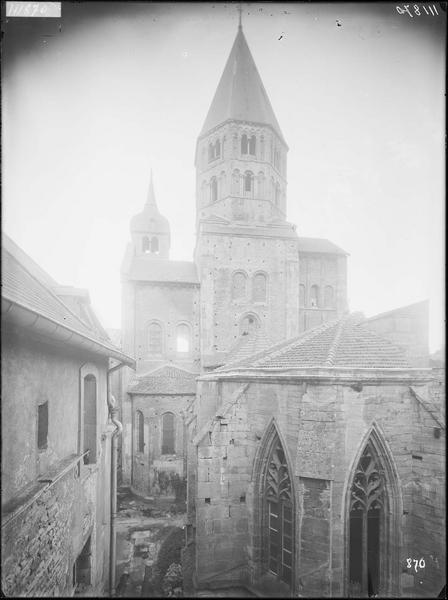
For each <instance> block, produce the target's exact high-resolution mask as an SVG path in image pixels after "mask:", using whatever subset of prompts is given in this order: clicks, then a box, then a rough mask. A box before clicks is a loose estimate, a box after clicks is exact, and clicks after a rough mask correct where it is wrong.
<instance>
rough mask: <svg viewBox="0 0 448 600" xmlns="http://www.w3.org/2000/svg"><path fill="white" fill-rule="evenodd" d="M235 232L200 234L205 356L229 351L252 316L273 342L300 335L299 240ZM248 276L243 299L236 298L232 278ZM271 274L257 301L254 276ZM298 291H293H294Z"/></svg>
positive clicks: (268, 275) (202, 348)
mask: <svg viewBox="0 0 448 600" xmlns="http://www.w3.org/2000/svg"><path fill="white" fill-rule="evenodd" d="M272 233H273V232H272V231H269V230H268V228H266V230H265V232H264V235H262V234H261V232H260V233H259V234H258V235H256V236H255V235H251V233H250V232H247V233H246V234H242V233H239V234H238V235H233V234H232V232H224V230H223V234H222V235H221V234H216V233H214V234H212V233H210V234H205V233H204V234H202V235H201V237H200V238H199V241H198V249H197V257H198V263H199V269H200V279H201V336H202V340H201V344H202V346H201V350H202V354H203V355H210V354H213V353H215V352H227V351H229V349H230V348H231V347H232V346H233V345H234V344H235V342H236V341H237V339H238V338H239V336H240V324H241V321H242V319H243V318H244V317H245V316H246V315H247V314H249V313H251V314H254V315H255V316H256V317H257V318H258V320H259V322H260V325H261V327H262V328H263V329H264V331H265V333H266V335H267V336H268V338H270V339H271V340H272V341H273V342H275V341H278V340H280V339H284V338H286V337H288V336H293V335H297V333H298V310H299V308H298V294H297V290H298V278H299V270H298V268H299V264H298V254H297V241H296V239H294V238H293V237H289V238H281V237H278V238H277V237H271V236H272ZM236 271H238V272H242V273H244V274H245V275H246V277H247V279H246V295H245V297H242V298H238V299H233V298H232V277H233V274H234V273H235V272H236ZM257 272H262V273H264V274H265V275H266V276H267V297H266V302H255V301H254V300H253V292H252V289H253V277H254V275H255V273H257ZM294 290H295V292H294Z"/></svg>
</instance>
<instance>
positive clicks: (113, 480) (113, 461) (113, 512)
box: [107, 363, 125, 598]
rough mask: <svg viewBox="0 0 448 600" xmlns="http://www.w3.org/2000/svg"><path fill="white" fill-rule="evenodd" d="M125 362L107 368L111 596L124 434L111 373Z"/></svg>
mask: <svg viewBox="0 0 448 600" xmlns="http://www.w3.org/2000/svg"><path fill="white" fill-rule="evenodd" d="M123 366H125V363H120V364H118V365H116V366H115V367H111V368H110V369H108V370H107V406H108V408H109V416H110V420H111V421H112V423H113V424H114V425H115V431H114V432H113V434H112V438H111V456H110V552H109V597H111V598H112V597H114V596H115V562H116V553H117V552H116V550H117V548H116V531H115V529H116V528H115V520H116V517H117V462H118V460H117V459H118V437H119V436H120V435H121V434H122V431H123V425H122V424H121V423H120V421H119V420H118V419H117V416H118V407H117V405H116V400H115V398H114V396H113V395H112V394H111V393H110V375H111V373H113V372H114V371H117V370H118V369H121V367H123Z"/></svg>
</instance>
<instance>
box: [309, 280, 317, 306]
mask: <svg viewBox="0 0 448 600" xmlns="http://www.w3.org/2000/svg"><path fill="white" fill-rule="evenodd" d="M310 305H311V306H312V307H313V308H317V307H318V306H319V286H317V285H312V286H311V290H310Z"/></svg>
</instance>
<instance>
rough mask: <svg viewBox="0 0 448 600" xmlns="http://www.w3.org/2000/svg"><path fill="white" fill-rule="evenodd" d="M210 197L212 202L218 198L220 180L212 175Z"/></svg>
mask: <svg viewBox="0 0 448 600" xmlns="http://www.w3.org/2000/svg"><path fill="white" fill-rule="evenodd" d="M210 199H211V201H212V202H216V200H218V180H217V179H216V177H212V178H211V180H210Z"/></svg>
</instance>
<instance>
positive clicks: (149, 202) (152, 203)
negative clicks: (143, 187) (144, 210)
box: [146, 169, 157, 208]
mask: <svg viewBox="0 0 448 600" xmlns="http://www.w3.org/2000/svg"><path fill="white" fill-rule="evenodd" d="M146 206H148V207H149V206H153V207H154V208H157V203H156V195H155V194H154V183H153V178H152V169H151V179H150V181H149V189H148V197H147V199H146Z"/></svg>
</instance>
